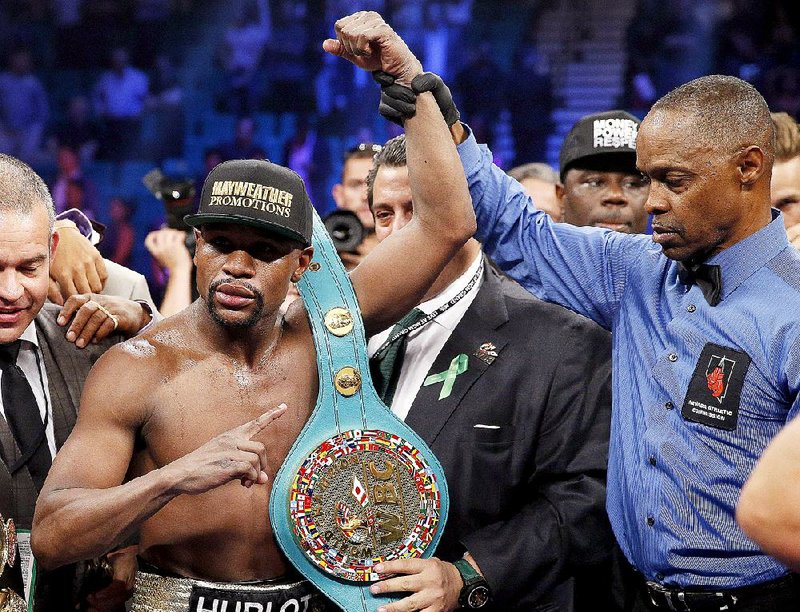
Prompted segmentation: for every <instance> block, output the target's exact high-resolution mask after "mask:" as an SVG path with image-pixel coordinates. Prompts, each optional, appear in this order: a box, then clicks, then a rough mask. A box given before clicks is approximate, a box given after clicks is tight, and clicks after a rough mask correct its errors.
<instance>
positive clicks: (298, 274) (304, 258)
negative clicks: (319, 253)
mask: <svg viewBox="0 0 800 612" xmlns="http://www.w3.org/2000/svg"><path fill="white" fill-rule="evenodd" d="M313 257H314V247H313V246H309V247H306V248H304V249H303V250H302V251H301V253H300V259H299V261H298V263H297V268H296V269H295V271H294V272H293V273H292V282H293V283H296V282H297V281H299V280H300V279H301V278H302V276H303V274H305V271H306V270H307V269H308V266H309V265H311V259H312V258H313Z"/></svg>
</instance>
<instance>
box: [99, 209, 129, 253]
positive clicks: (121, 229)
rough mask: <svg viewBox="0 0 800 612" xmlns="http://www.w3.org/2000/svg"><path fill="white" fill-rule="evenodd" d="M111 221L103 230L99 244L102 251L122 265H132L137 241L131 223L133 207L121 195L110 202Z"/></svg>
mask: <svg viewBox="0 0 800 612" xmlns="http://www.w3.org/2000/svg"><path fill="white" fill-rule="evenodd" d="M109 209H110V210H109V212H110V213H111V223H109V224H108V225H107V226H106V229H105V232H103V240H102V241H101V242H100V244H99V249H100V253H102V254H103V257H105V258H106V259H110V260H111V261H114V262H116V263H118V264H120V265H121V266H125V267H130V263H131V255H132V254H133V247H134V244H135V242H136V232H135V231H134V229H133V225H132V224H131V217H132V216H133V213H134V210H133V207H132V206H131V205H130V204H129V203H128V202H126V201H125V200H124V199H122V198H121V197H119V196H117V197H113V198H111V201H110V202H109Z"/></svg>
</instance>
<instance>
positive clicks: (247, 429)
mask: <svg viewBox="0 0 800 612" xmlns="http://www.w3.org/2000/svg"><path fill="white" fill-rule="evenodd" d="M284 412H286V404H280V405H279V406H278V407H277V408H275V409H274V410H269V411H267V412H265V413H264V414H262V415H261V416H260V417H258V418H255V419H253V420H252V421H248V422H247V423H245V424H244V425H239V426H238V427H234V428H233V429H230V430H228V431H226V432H224V433H221V434H219V435H218V436H216V437H215V438H212V439H211V440H209V441H208V442H206V443H205V444H203V446H201V447H200V448H198V449H197V450H194V451H192V452H191V453H189V454H188V455H184V456H183V457H181V458H180V459H176V460H175V461H173V462H172V463H170V464H169V465H166V466H164V468H162V469H165V470H169V473H170V474H172V475H173V476H174V478H175V482H176V484H175V485H174V489H176V490H177V493H188V494H189V495H195V494H198V493H205V492H206V491H210V490H211V489H215V488H217V487H219V486H221V485H224V484H227V483H228V482H231V481H233V480H240V481H241V483H242V485H243V486H245V487H250V486H252V485H253V484H264V483H266V482H267V480H268V479H269V477H268V476H267V472H266V468H267V449H266V447H265V446H264V445H263V444H262V443H261V442H258V441H256V440H253V439H252V438H253V437H255V436H257V435H258V434H259V433H261V431H263V430H264V428H265V427H266V426H267V425H269V424H270V423H272V421H274V420H275V419H277V418H278V417H280V416H281V415H282V414H283V413H284Z"/></svg>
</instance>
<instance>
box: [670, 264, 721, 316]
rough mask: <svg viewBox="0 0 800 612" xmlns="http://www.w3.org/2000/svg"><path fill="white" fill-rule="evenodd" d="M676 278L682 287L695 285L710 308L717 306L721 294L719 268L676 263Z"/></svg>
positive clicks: (707, 265)
mask: <svg viewBox="0 0 800 612" xmlns="http://www.w3.org/2000/svg"><path fill="white" fill-rule="evenodd" d="M678 278H680V280H681V282H682V283H683V284H684V285H687V286H689V285H697V286H698V287H700V290H701V291H702V292H703V296H704V297H705V298H706V302H708V303H709V304H710V305H711V306H716V305H717V304H719V300H720V294H721V293H722V272H721V271H720V269H719V266H714V265H710V264H695V265H693V266H687V265H684V264H683V263H678Z"/></svg>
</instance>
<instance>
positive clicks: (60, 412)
mask: <svg viewBox="0 0 800 612" xmlns="http://www.w3.org/2000/svg"><path fill="white" fill-rule="evenodd" d="M43 314H44V313H40V315H39V316H38V317H37V319H36V335H37V337H38V339H39V347H40V348H41V351H42V359H43V361H44V369H45V371H46V372H47V388H48V390H49V392H50V404H51V410H52V413H53V417H52V418H53V433H54V434H55V440H56V449H59V448H61V446H62V445H63V444H64V442H65V441H66V439H67V436H69V432H70V431H72V428H73V426H74V425H75V418H76V416H77V414H78V404H79V403H80V387H79V386H76V385H75V384H70V381H74V380H76V376H77V375H78V373H77V372H75V371H71V370H70V366H71V365H72V361H71V360H70V359H66V358H65V359H57V358H56V355H57V354H58V350H57V349H58V347H53V346H51V342H50V338H49V333H48V327H49V326H51V325H55V323H54V322H51V321H49V318H45V317H44V316H42V315H43ZM50 331H52V330H50ZM56 333H60V334H63V333H64V331H63V329H62V328H60V327H57V328H56ZM54 348H55V350H54ZM73 350H74V349H73ZM72 370H74V368H72Z"/></svg>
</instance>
